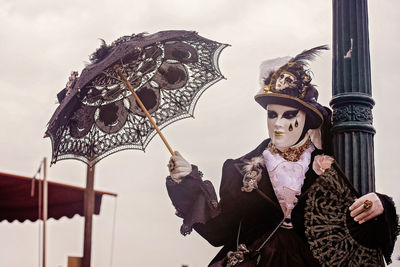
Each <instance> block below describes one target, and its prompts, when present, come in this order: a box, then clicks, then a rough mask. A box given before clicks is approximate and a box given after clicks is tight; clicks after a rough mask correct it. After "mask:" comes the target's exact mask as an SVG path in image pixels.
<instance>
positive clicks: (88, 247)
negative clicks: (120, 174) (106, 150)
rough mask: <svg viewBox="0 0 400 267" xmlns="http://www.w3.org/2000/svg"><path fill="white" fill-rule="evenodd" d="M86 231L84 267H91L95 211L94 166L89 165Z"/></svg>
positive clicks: (87, 174) (85, 204)
mask: <svg viewBox="0 0 400 267" xmlns="http://www.w3.org/2000/svg"><path fill="white" fill-rule="evenodd" d="M84 213H85V232H84V240H83V260H82V264H83V265H82V266H83V267H90V261H91V256H92V224H93V213H94V166H93V167H89V166H87V173H86V190H85V197H84Z"/></svg>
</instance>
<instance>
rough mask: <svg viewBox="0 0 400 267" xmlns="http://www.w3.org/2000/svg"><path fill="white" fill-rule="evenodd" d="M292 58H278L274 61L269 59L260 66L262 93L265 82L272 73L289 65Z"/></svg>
mask: <svg viewBox="0 0 400 267" xmlns="http://www.w3.org/2000/svg"><path fill="white" fill-rule="evenodd" d="M290 59H292V57H278V58H274V59H268V60H265V61H263V62H262V63H261V65H260V87H261V91H262V90H264V85H265V84H264V81H265V79H267V78H268V76H269V75H270V74H271V73H274V72H275V71H276V70H277V69H279V68H280V67H282V66H283V65H285V64H286V63H288V62H289V61H290Z"/></svg>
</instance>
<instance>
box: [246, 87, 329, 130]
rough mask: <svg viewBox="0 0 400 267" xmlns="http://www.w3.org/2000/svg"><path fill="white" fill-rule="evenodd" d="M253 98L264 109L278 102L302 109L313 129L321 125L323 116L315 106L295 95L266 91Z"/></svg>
mask: <svg viewBox="0 0 400 267" xmlns="http://www.w3.org/2000/svg"><path fill="white" fill-rule="evenodd" d="M254 99H255V100H256V101H257V103H258V104H260V105H261V106H262V107H263V108H264V109H267V106H268V105H269V104H279V105H284V106H289V107H294V108H298V109H300V110H304V111H305V112H306V114H308V115H309V116H310V119H311V122H312V123H311V124H312V128H313V129H315V128H318V127H319V126H321V124H322V122H323V121H324V116H323V115H322V113H321V112H320V111H319V110H318V109H317V108H316V107H314V106H313V105H312V104H310V103H307V102H305V101H303V100H301V99H299V98H297V97H293V96H289V95H284V94H278V93H271V92H268V93H262V94H258V95H256V96H255V97H254Z"/></svg>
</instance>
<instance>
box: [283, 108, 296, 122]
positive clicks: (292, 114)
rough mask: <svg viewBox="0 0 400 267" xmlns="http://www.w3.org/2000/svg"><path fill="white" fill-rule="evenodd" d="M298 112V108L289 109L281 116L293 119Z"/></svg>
mask: <svg viewBox="0 0 400 267" xmlns="http://www.w3.org/2000/svg"><path fill="white" fill-rule="evenodd" d="M298 113H299V110H289V111H285V112H284V113H283V115H282V118H285V119H288V120H290V119H293V118H295V117H296V116H297V114H298Z"/></svg>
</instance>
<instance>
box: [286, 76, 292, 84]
mask: <svg viewBox="0 0 400 267" xmlns="http://www.w3.org/2000/svg"><path fill="white" fill-rule="evenodd" d="M285 82H287V83H292V82H293V79H292V78H290V77H286V79H285Z"/></svg>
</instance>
